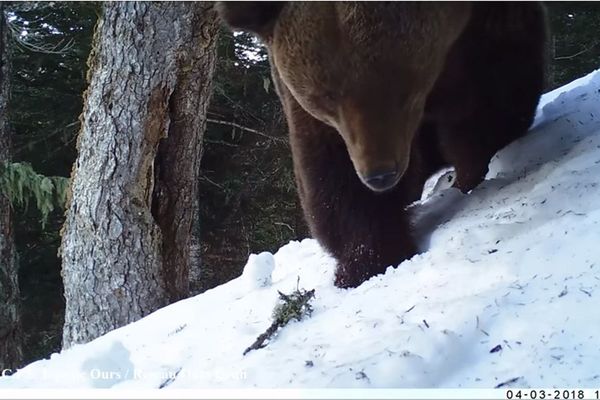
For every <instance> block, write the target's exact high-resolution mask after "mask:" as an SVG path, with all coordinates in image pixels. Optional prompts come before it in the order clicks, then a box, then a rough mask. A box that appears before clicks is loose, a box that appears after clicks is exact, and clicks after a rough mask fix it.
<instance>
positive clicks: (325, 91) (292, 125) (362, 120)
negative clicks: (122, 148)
mask: <svg viewBox="0 0 600 400" xmlns="http://www.w3.org/2000/svg"><path fill="white" fill-rule="evenodd" d="M218 9H219V13H220V15H221V16H222V18H223V19H224V20H225V22H226V23H227V24H228V25H229V26H230V27H232V28H233V29H239V30H247V31H250V32H253V33H255V34H256V35H258V36H259V37H260V38H261V40H262V41H263V42H264V43H265V44H266V46H267V48H268V50H269V61H270V64H271V71H272V75H273V80H274V82H275V87H276V89H277V93H278V95H279V97H280V99H281V102H282V103H283V107H284V111H285V115H286V118H287V122H288V126H289V131H290V143H291V148H292V153H293V158H294V169H295V174H296V180H297V185H298V192H299V196H300V200H301V203H302V207H303V209H304V213H305V216H306V219H307V220H308V224H309V226H310V229H311V232H312V234H313V235H314V237H315V238H316V239H318V241H319V242H320V243H321V245H322V246H323V247H324V248H325V249H326V250H327V251H328V252H329V253H331V254H332V255H333V256H334V257H335V258H336V259H337V261H338V266H337V270H336V277H335V284H336V285H337V286H338V287H355V286H358V285H360V284H361V283H362V282H364V281H365V280H367V279H369V278H370V277H372V276H374V275H376V274H379V273H382V272H384V271H385V269H386V268H387V267H388V266H390V265H393V266H396V265H398V264H399V263H400V262H402V261H403V260H405V259H407V258H409V257H411V256H413V255H414V254H415V253H416V246H415V243H414V238H413V235H412V233H411V223H410V215H409V213H408V211H407V210H406V206H407V205H408V204H410V203H411V202H413V201H415V200H417V199H418V198H419V196H420V195H421V192H422V189H423V185H424V183H425V180H426V179H427V178H428V177H429V176H431V174H432V173H434V172H436V171H437V170H439V169H440V168H442V167H444V166H446V165H452V166H454V168H455V171H456V183H455V185H456V186H457V187H458V188H459V189H460V190H462V191H463V192H468V191H469V190H471V189H473V188H474V187H475V186H476V185H478V184H479V183H480V182H481V181H482V180H483V179H484V177H485V175H486V173H487V170H488V164H489V161H490V159H491V157H492V156H493V155H494V154H495V153H496V152H497V151H498V150H499V149H501V148H503V147H504V146H506V145H507V144H508V143H510V142H511V141H513V140H514V139H516V138H518V137H520V136H522V135H523V134H524V133H525V132H526V131H527V129H528V127H529V126H530V124H531V123H532V120H533V117H534V114H535V110H536V106H537V103H538V100H539V97H540V95H541V92H542V89H543V85H544V69H545V63H544V61H545V43H546V37H547V32H546V18H545V11H544V8H543V6H542V5H541V4H540V3H531V2H527V3H525V2H498V3H490V2H473V3H466V2H463V3H452V2H440V3H429V2H422V3H421V2H415V3H412V2H278V3H273V2H221V3H219V4H218Z"/></svg>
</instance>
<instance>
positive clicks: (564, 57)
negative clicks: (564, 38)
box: [554, 42, 598, 61]
mask: <svg viewBox="0 0 600 400" xmlns="http://www.w3.org/2000/svg"><path fill="white" fill-rule="evenodd" d="M597 44H598V42H593V43H592V44H591V45H589V46H588V47H586V48H585V49H583V50H581V51H579V52H577V53H575V54H571V55H570V56H560V57H554V60H555V61H560V60H572V59H574V58H575V57H577V56H580V55H582V54H584V53H587V52H588V51H590V50H591V49H593V48H594V47H596V45H597Z"/></svg>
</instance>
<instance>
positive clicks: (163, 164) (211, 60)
mask: <svg viewBox="0 0 600 400" xmlns="http://www.w3.org/2000/svg"><path fill="white" fill-rule="evenodd" d="M192 18H193V20H192V27H193V28H194V30H193V32H192V37H191V42H190V43H189V44H188V45H187V52H188V54H187V58H186V60H185V65H184V66H183V68H180V69H179V71H178V76H177V84H176V86H175V91H174V92H173V94H172V96H171V99H170V103H169V112H170V119H171V123H170V124H169V133H168V137H167V138H166V139H164V140H162V141H161V143H160V145H159V147H158V155H157V162H156V165H157V167H156V171H155V177H156V185H155V189H154V200H153V204H152V213H153V215H154V217H155V219H156V221H157V223H158V225H159V227H160V229H161V232H162V234H163V243H162V256H163V269H164V271H165V276H166V278H167V281H166V284H167V291H168V295H169V301H170V302H175V301H177V300H180V299H182V298H185V297H187V296H188V295H189V291H190V286H191V287H192V289H195V288H196V286H197V285H198V281H199V274H200V243H199V237H198V236H199V235H198V234H199V229H198V228H199V227H198V225H199V221H198V219H199V213H200V207H199V194H198V182H199V180H200V159H201V154H202V139H203V135H204V130H205V128H206V111H207V108H208V104H209V99H210V95H211V92H212V85H211V83H212V76H213V73H214V68H215V58H216V43H217V41H216V38H217V33H218V29H219V24H218V20H217V18H216V15H215V14H214V11H213V4H212V3H209V2H205V3H198V4H196V5H195V13H194V15H193V16H192Z"/></svg>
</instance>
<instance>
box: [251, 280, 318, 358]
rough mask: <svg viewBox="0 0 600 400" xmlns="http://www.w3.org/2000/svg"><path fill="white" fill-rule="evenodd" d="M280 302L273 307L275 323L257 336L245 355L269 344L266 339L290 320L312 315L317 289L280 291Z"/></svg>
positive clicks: (299, 319)
mask: <svg viewBox="0 0 600 400" xmlns="http://www.w3.org/2000/svg"><path fill="white" fill-rule="evenodd" d="M278 293H279V303H277V305H276V306H275V308H274V309H273V323H272V324H271V326H270V327H269V328H268V329H267V330H266V331H265V332H264V333H263V334H261V335H260V336H258V337H257V338H256V340H255V341H254V343H252V345H251V346H250V347H248V348H247V349H246V350H244V355H246V354H248V353H249V352H250V351H252V350H258V349H262V348H263V347H265V346H266V345H267V343H265V342H266V341H268V340H270V339H271V338H272V337H273V335H275V333H276V332H277V330H278V329H279V328H283V327H284V326H285V325H287V324H288V323H289V322H290V321H292V320H296V321H301V320H302V319H303V318H304V317H310V316H311V314H312V311H313V308H312V306H311V304H310V301H311V300H312V299H313V298H314V297H315V290H314V289H312V290H304V289H299V288H296V290H295V291H293V292H292V293H291V294H284V293H281V292H279V291H278Z"/></svg>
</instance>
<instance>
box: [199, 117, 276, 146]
mask: <svg viewBox="0 0 600 400" xmlns="http://www.w3.org/2000/svg"><path fill="white" fill-rule="evenodd" d="M206 121H207V122H211V123H213V124H219V125H227V126H233V127H235V128H238V129H241V130H243V131H246V132H250V133H254V134H255V135H259V136H262V137H265V138H267V139H270V140H273V141H274V142H280V143H286V142H287V140H285V138H280V137H275V136H271V135H267V134H266V133H263V132H261V131H257V130H256V129H252V128H248V127H247V126H243V125H240V124H237V123H235V122H230V121H223V120H221V119H212V118H207V119H206Z"/></svg>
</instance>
